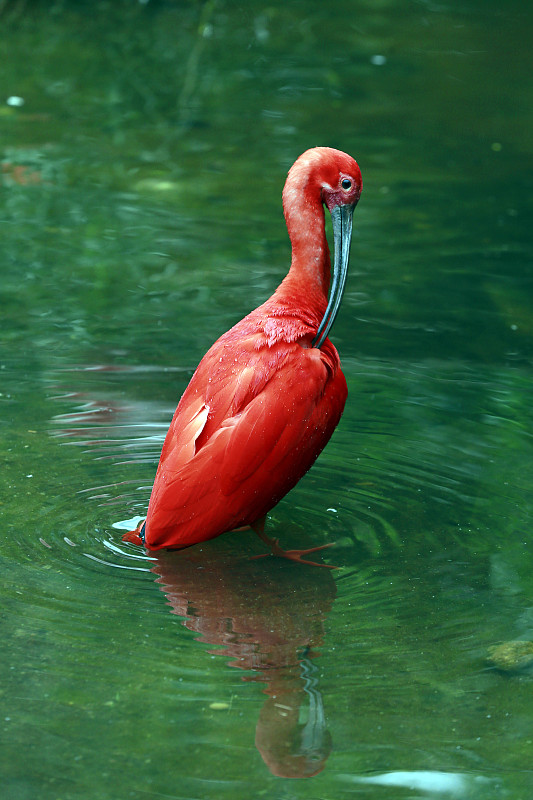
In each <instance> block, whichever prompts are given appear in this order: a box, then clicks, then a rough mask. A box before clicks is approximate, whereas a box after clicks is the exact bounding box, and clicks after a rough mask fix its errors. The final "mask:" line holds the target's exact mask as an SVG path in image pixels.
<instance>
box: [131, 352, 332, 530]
mask: <svg viewBox="0 0 533 800" xmlns="http://www.w3.org/2000/svg"><path fill="white" fill-rule="evenodd" d="M212 350H213V348H212ZM219 353H220V351H219V352H218V353H217V351H216V349H215V352H212V351H209V353H208V354H207V355H206V357H204V359H203V360H202V363H201V364H200V366H199V368H198V370H197V371H196V373H195V375H194V376H193V378H192V380H191V383H190V384H189V387H188V388H187V390H186V392H185V394H184V396H183V398H182V400H181V401H180V404H179V406H178V408H177V410H176V414H175V415H174V419H173V421H172V424H171V427H170V429H169V432H168V434H167V439H166V441H165V445H164V448H163V451H162V455H161V460H160V465H159V469H158V472H157V475H156V480H155V483H154V489H153V492H152V498H151V500H150V509H149V516H148V521H147V528H148V531H149V532H150V529H151V530H152V534H153V535H155V529H156V527H157V528H158V529H159V530H160V531H161V536H165V535H166V534H164V530H167V531H170V529H173V533H172V537H173V543H172V544H173V546H176V545H177V544H178V543H182V544H187V543H188V544H191V543H193V542H196V541H202V540H204V539H207V538H211V537H212V536H215V535H218V534H219V533H222V532H223V531H224V530H228V529H229V528H230V527H234V526H235V525H238V524H245V523H249V522H252V521H254V520H255V519H257V518H258V517H259V516H262V515H264V514H265V513H266V512H267V511H268V510H269V509H270V508H272V506H273V505H275V503H276V502H278V500H279V499H280V498H281V497H282V496H283V495H284V494H285V493H286V492H287V491H289V489H290V488H292V486H294V484H295V483H296V482H297V481H298V480H299V479H300V477H301V476H302V475H303V474H304V473H305V472H306V471H307V469H309V467H310V466H311V464H312V463H313V462H314V460H315V459H316V457H317V455H318V453H319V452H320V451H321V450H322V448H323V447H324V445H325V444H326V442H327V441H328V439H329V437H330V436H331V433H332V432H333V430H334V428H335V426H336V424H337V422H338V419H339V417H340V415H341V413H342V409H343V407H344V402H345V399H346V384H345V382H344V377H343V376H342V373H341V372H340V370H338V372H337V375H338V376H339V377H337V376H335V379H333V378H332V374H331V370H330V369H329V367H328V365H327V364H326V363H325V362H324V359H323V358H322V353H321V352H320V351H317V350H312V349H304V348H301V347H300V346H299V345H295V344H291V345H286V344H283V345H281V344H280V345H276V346H275V347H273V348H268V349H259V350H256V349H250V348H247V350H246V354H245V356H246V360H244V354H243V353H241V354H240V356H239V357H238V358H237V361H235V360H234V358H233V356H232V357H231V358H228V357H225V356H224V355H222V356H220V354H219ZM226 356H227V354H226ZM242 363H246V367H245V368H244V369H243V368H242V366H241V367H240V368H238V367H237V365H239V364H242ZM339 381H340V383H339ZM332 384H335V387H332ZM337 384H338V385H337ZM339 387H340V389H339ZM333 388H334V391H332V389H333ZM150 517H151V518H150ZM191 537H192V541H190V539H191ZM158 539H159V536H158ZM185 539H186V540H187V541H185ZM158 546H169V545H168V543H167V544H166V545H164V544H159V545H158Z"/></svg>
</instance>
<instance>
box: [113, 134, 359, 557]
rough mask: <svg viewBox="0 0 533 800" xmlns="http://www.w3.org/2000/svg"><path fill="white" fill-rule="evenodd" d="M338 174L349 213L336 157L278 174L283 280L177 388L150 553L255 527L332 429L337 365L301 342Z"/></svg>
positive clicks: (342, 384)
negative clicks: (326, 205) (284, 233)
mask: <svg viewBox="0 0 533 800" xmlns="http://www.w3.org/2000/svg"><path fill="white" fill-rule="evenodd" d="M301 162H302V163H301ZM306 166H307V180H306V181H303V179H302V175H301V173H303V168H304V167H306ZM346 174H348V175H351V176H354V182H355V181H356V180H358V181H359V183H358V184H357V186H356V187H355V188H354V193H353V197H352V199H351V200H350V202H352V203H353V205H355V202H357V199H358V197H359V192H360V173H359V170H358V168H357V165H356V164H355V162H354V161H353V159H351V157H350V156H347V155H346V154H344V153H340V152H339V151H335V150H329V149H328V148H316V149H315V150H311V151H308V152H307V153H306V154H304V156H302V157H301V158H300V159H299V160H298V162H296V164H295V166H294V167H293V169H292V170H291V173H289V178H288V180H287V184H286V187H285V191H284V207H285V215H286V218H287V224H288V227H289V233H290V235H291V240H292V243H293V261H292V265H291V270H290V272H289V275H288V276H287V278H286V279H285V280H284V281H283V283H282V284H281V286H280V287H279V288H278V289H277V291H276V292H275V293H274V295H273V296H272V297H271V298H270V299H269V300H267V302H266V303H264V304H263V305H262V306H260V307H259V308H257V309H255V311H252V313H251V314H249V315H248V316H247V317H245V318H244V319H243V320H242V321H241V322H239V323H238V324H237V325H235V327H233V328H232V329H231V330H230V331H228V332H227V333H225V334H224V335H223V336H221V337H220V339H218V341H217V342H215V344H214V345H213V346H212V347H211V348H210V350H209V351H208V352H207V353H206V355H205V356H204V358H203V359H202V361H201V362H200V364H199V366H198V368H197V370H196V372H195V373H194V375H193V377H192V379H191V382H190V383H189V385H188V387H187V389H186V390H185V392H184V394H183V396H182V398H181V400H180V403H179V405H178V407H177V409H176V412H175V414H174V417H173V419H172V422H171V425H170V428H169V431H168V433H167V436H166V439H165V443H164V445H163V450H162V452H161V458H160V462H159V467H158V470H157V474H156V477H155V481H154V487H153V490H152V495H151V498H150V504H149V508H148V514H147V517H146V525H145V543H146V546H147V547H148V548H149V549H150V550H157V549H159V548H162V547H170V548H172V547H186V546H188V545H191V544H195V543H197V542H201V541H205V540H207V539H212V538H214V537H215V536H218V535H220V534H221V533H224V532H225V531H228V530H231V529H234V528H237V527H241V526H244V525H251V524H253V523H255V522H257V521H258V520H259V519H260V518H262V517H264V516H265V515H266V513H267V512H268V511H269V510H270V509H271V508H272V507H273V506H274V505H275V504H276V503H277V502H279V500H280V499H281V498H282V497H283V496H284V495H285V494H286V493H287V492H288V491H289V490H290V489H291V488H292V487H293V486H294V485H295V484H296V483H297V482H298V481H299V480H300V478H301V477H302V476H303V475H304V474H305V473H306V472H307V470H308V469H309V468H310V467H311V465H312V464H313V463H314V461H315V459H316V458H317V456H318V455H319V453H320V452H321V451H322V449H323V448H324V446H325V445H326V443H327V442H328V440H329V438H330V437H331V434H332V433H333V431H334V429H335V427H336V425H337V423H338V422H339V419H340V417H341V414H342V411H343V408H344V404H345V401H346V396H347V389H346V381H345V379H344V376H343V374H342V372H341V370H340V362H339V357H338V354H337V351H336V349H335V348H334V346H333V345H332V344H331V342H330V341H329V339H326V340H325V342H324V343H323V344H322V346H321V347H320V348H317V347H313V346H312V340H313V337H314V336H315V335H316V332H317V328H318V326H319V324H320V321H321V319H322V317H323V315H324V312H325V308H326V304H327V295H326V293H327V287H328V284H329V270H330V264H329V251H328V247H327V242H326V238H325V233H324V213H323V207H322V202H323V201H324V202H327V200H324V197H323V192H324V191H325V189H324V186H327V187H329V188H330V189H331V185H332V184H330V183H329V181H333V180H334V181H335V186H336V185H337V184H339V181H340V180H341V178H343V177H345V176H346ZM310 175H311V176H314V178H315V183H317V180H318V179H317V175H319V177H320V176H321V180H322V189H321V190H320V191H318V189H317V187H316V186H315V185H314V184H313V181H312V180H310V177H309V176H310ZM291 176H292V179H291ZM339 176H340V177H339ZM304 177H305V175H304ZM317 185H318V184H317ZM331 191H332V192H334V191H337V190H336V189H331ZM338 191H340V190H338ZM331 202H332V203H333V201H331ZM335 202H336V201H335ZM296 207H298V208H299V210H300V217H297V216H296V211H295V208H296ZM128 537H129V538H130V540H132V539H131V535H128V534H127V535H126V537H125V538H128Z"/></svg>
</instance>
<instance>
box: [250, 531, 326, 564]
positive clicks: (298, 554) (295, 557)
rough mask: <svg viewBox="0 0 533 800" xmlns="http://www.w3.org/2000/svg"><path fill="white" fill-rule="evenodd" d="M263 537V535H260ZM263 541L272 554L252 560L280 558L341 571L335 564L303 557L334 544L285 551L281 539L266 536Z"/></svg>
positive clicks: (262, 554) (264, 535) (264, 554)
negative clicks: (321, 562)
mask: <svg viewBox="0 0 533 800" xmlns="http://www.w3.org/2000/svg"><path fill="white" fill-rule="evenodd" d="M259 535H260V536H261V534H259ZM261 539H262V540H263V541H264V542H266V544H268V545H269V547H270V553H261V555H259V556H252V559H256V558H266V556H270V555H272V556H278V558H287V559H288V560H289V561H298V562H299V563H300V564H309V565H310V566H312V567H324V568H325V569H339V568H338V567H336V566H335V565H333V564H320V563H319V562H318V561H310V560H309V559H307V558H302V556H307V555H309V553H316V552H318V551H319V550H325V549H326V548H327V547H333V542H330V543H329V544H321V545H319V546H318V547H309V548H307V549H306V550H283V548H282V547H280V546H279V539H271V538H270V537H269V536H266V534H263V535H262V536H261Z"/></svg>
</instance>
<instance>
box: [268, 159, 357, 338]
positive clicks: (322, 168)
mask: <svg viewBox="0 0 533 800" xmlns="http://www.w3.org/2000/svg"><path fill="white" fill-rule="evenodd" d="M362 188H363V179H362V177H361V170H360V169H359V167H358V165H357V162H356V161H355V160H354V159H353V158H352V157H351V156H349V155H348V153H343V152H342V151H341V150H334V149H333V148H331V147H314V148H313V149H311V150H306V152H305V153H302V155H301V156H300V158H299V159H298V160H297V161H296V162H295V163H294V164H293V166H292V167H291V169H290V171H289V175H288V178H287V183H286V184H285V190H284V192H283V205H284V208H285V209H286V211H287V209H288V208H289V206H290V205H291V200H292V199H293V198H294V196H295V195H298V194H299V195H300V196H302V195H303V196H304V197H305V199H306V202H307V203H310V204H312V203H313V202H317V199H318V198H319V199H320V201H321V202H322V203H323V204H324V205H325V206H326V208H327V209H328V211H329V212H330V214H331V219H332V222H333V240H334V251H335V253H334V260H333V275H332V280H331V286H330V292H329V300H328V305H327V308H326V312H325V314H324V317H323V319H322V322H321V323H320V325H319V327H318V330H317V333H316V336H315V338H314V339H313V342H312V344H313V347H321V345H322V344H323V343H324V341H325V340H326V338H327V336H328V333H329V331H330V329H331V326H332V325H333V322H334V320H335V317H336V316H337V312H338V310H339V306H340V303H341V300H342V295H343V292H344V285H345V283H346V276H347V273H348V261H349V258H350V244H351V240H352V217H353V210H354V208H355V206H356V205H357V202H358V200H359V197H360V195H361V190H362ZM291 195H292V197H291ZM295 205H296V204H295Z"/></svg>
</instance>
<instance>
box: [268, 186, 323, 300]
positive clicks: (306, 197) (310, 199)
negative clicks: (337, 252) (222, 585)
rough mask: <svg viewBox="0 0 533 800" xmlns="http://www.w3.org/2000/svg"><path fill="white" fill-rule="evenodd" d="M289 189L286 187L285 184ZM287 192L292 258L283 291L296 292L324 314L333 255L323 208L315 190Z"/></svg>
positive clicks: (284, 204)
mask: <svg viewBox="0 0 533 800" xmlns="http://www.w3.org/2000/svg"><path fill="white" fill-rule="evenodd" d="M286 188H287V187H286ZM288 188H289V191H286V192H284V196H283V207H284V213H285V220H286V222H287V230H288V232H289V237H290V240H291V245H292V261H291V267H290V270H289V273H288V275H287V277H286V278H285V279H284V281H283V282H282V284H281V285H280V287H279V289H278V292H280V294H283V295H284V294H291V295H293V296H294V295H295V294H297V295H298V296H299V298H301V299H304V298H305V299H306V300H307V301H308V302H309V304H310V305H313V306H315V305H316V306H317V311H318V312H319V313H322V311H323V306H324V304H325V303H326V302H327V295H328V290H329V282H330V257H329V247H328V242H327V239H326V231H325V221H324V207H323V205H322V202H321V200H320V197H319V196H318V195H317V194H316V192H314V193H312V192H311V191H308V192H306V191H305V189H304V190H303V191H302V189H301V187H295V188H294V191H291V189H290V187H288Z"/></svg>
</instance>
